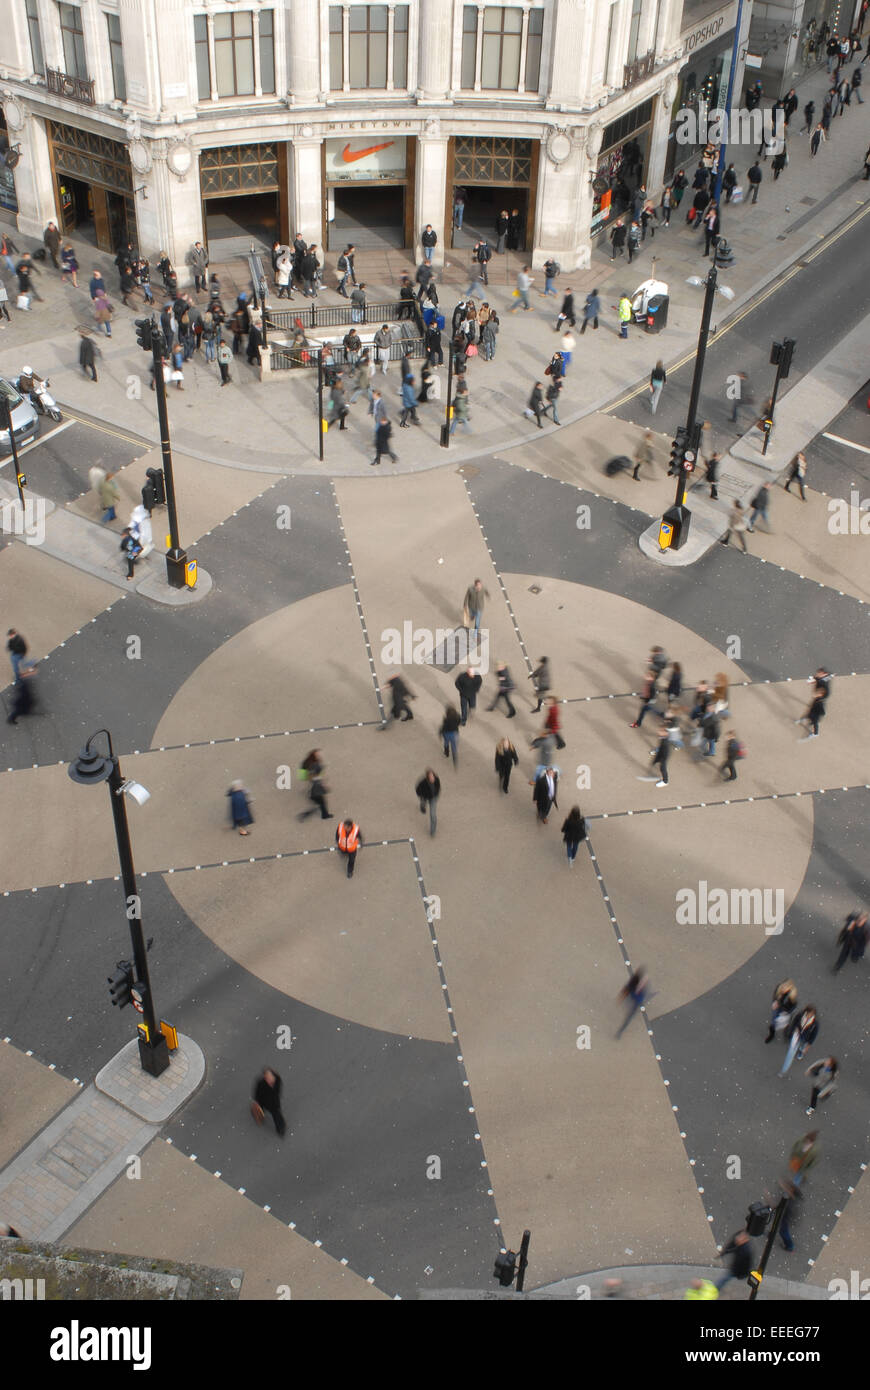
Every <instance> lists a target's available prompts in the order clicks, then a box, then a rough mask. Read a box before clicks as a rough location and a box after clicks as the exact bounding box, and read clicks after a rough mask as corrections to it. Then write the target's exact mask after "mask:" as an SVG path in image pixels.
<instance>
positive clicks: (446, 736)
mask: <svg viewBox="0 0 870 1390" xmlns="http://www.w3.org/2000/svg"><path fill="white" fill-rule="evenodd" d="M461 724H462V720H461V719H460V717H459V710H458V709H457V708H456V706H455V705H447V706H446V707H445V710H444V718H443V719H442V720H441V728H440V730H439V733H440V734H441V746H442V748H443V751H444V756H445V758H450V757H452V758H453V766H454V767H458V766H459V729H460V726H461Z"/></svg>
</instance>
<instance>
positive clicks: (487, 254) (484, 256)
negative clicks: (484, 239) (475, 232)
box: [477, 243, 492, 265]
mask: <svg viewBox="0 0 870 1390" xmlns="http://www.w3.org/2000/svg"><path fill="white" fill-rule="evenodd" d="M477 259H478V260H479V261H480V262H481V264H482V265H485V264H486V262H487V261H491V260H492V251H491V249H490V247H489V246H488V245H487V244H486V243H484V245H483V246H481V248H480V250H479V251H478V253H477Z"/></svg>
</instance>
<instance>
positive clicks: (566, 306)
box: [553, 290, 598, 333]
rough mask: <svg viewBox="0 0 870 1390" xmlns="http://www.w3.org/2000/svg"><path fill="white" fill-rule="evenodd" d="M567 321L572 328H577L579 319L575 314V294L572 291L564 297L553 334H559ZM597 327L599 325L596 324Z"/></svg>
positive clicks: (567, 292) (566, 292) (568, 291)
mask: <svg viewBox="0 0 870 1390" xmlns="http://www.w3.org/2000/svg"><path fill="white" fill-rule="evenodd" d="M566 321H567V322H568V323H570V325H571V327H572V328H576V327H577V319H576V317H575V314H574V294H573V291H572V290H566V291H565V294H564V297H563V299H562V307H561V309H560V310H559V314H558V317H557V319H556V327H555V328H554V330H553V332H554V333H558V332H559V329H560V328H561V327H562V324H563V323H565V322H566ZM595 327H596V328H597V327H598V324H597V323H596V324H595Z"/></svg>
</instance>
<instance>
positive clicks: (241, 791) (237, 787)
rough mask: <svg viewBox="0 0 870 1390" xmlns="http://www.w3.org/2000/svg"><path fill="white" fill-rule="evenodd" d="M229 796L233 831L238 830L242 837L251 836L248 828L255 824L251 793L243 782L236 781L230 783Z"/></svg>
mask: <svg viewBox="0 0 870 1390" xmlns="http://www.w3.org/2000/svg"><path fill="white" fill-rule="evenodd" d="M227 796H228V797H229V799H230V824H231V826H232V828H233V830H238V832H239V834H240V835H247V834H249V833H250V832H249V831H248V826H249V825H253V823H254V817H253V815H252V813H251V797H250V793H249V792H247V791H246V790H245V787H244V784H243V783H242V782H239V781H235V782H231V783H230V789H229V791H228V792H227Z"/></svg>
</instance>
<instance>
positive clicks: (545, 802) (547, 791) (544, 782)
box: [532, 767, 559, 825]
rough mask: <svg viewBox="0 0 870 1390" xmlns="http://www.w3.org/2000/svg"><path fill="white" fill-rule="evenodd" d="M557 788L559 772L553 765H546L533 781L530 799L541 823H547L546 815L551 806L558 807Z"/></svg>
mask: <svg viewBox="0 0 870 1390" xmlns="http://www.w3.org/2000/svg"><path fill="white" fill-rule="evenodd" d="M558 788H559V774H558V772H557V771H556V769H555V768H554V767H548V768H547V769H546V770H545V771H544V772H542V773H541V775H540V777H539V778H538V779H537V781H536V782H535V790H534V792H533V793H532V799H533V801H534V803H535V807H536V809H537V812H538V820H539V822H540V823H541V825H546V824H547V817H548V816H549V814H550V811H551V809H552V807H553V806H555V807H556V808H557V809H558V806H559V803H558V801H557V800H556V793H557V791H558Z"/></svg>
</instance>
